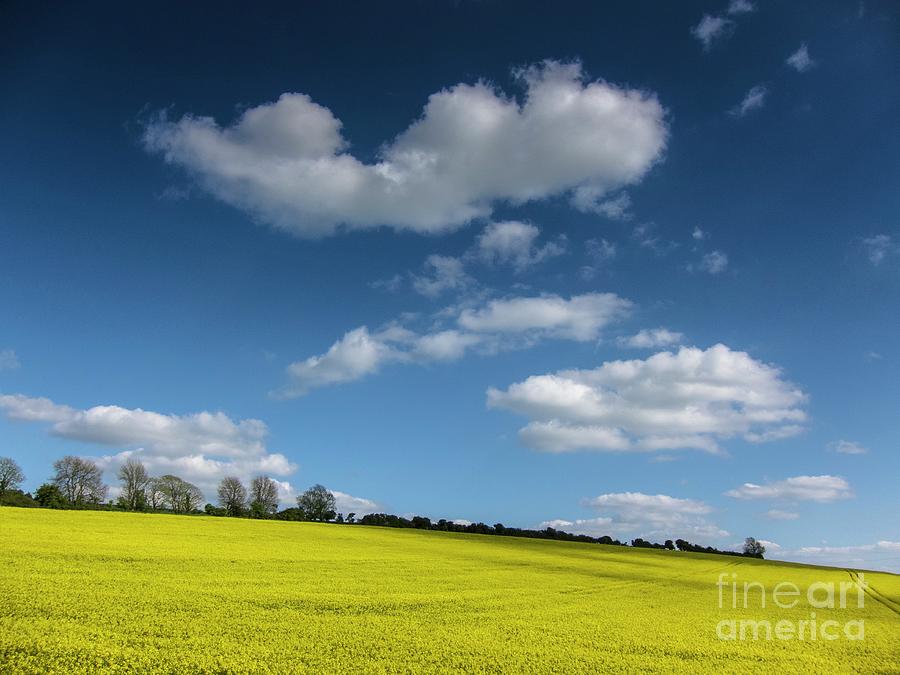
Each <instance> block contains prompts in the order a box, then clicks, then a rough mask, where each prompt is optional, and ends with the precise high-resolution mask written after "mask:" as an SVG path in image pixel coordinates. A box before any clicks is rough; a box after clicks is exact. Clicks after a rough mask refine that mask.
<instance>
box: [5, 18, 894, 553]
mask: <svg viewBox="0 0 900 675" xmlns="http://www.w3.org/2000/svg"><path fill="white" fill-rule="evenodd" d="M0 12H2V17H0V18H2V20H0V44H2V47H0V54H2V64H3V65H2V68H0V84H2V86H0V90H2V91H3V92H4V96H3V105H2V106H0V153H2V156H3V158H4V159H5V160H6V161H4V162H2V163H0V184H2V185H3V189H2V194H0V242H2V244H0V281H2V283H0V308H2V316H3V320H2V322H0V407H2V412H3V413H4V415H3V417H2V418H0V454H3V455H8V456H12V457H14V458H15V459H16V460H17V461H18V462H19V463H20V464H21V465H22V466H23V468H24V469H25V472H26V474H27V476H28V480H27V481H26V487H27V488H29V489H33V488H35V487H37V485H39V484H40V483H41V482H43V481H44V480H45V479H46V478H47V477H48V476H49V474H50V472H51V464H52V461H53V460H54V459H55V458H57V457H59V456H61V455H63V454H67V453H75V454H81V455H85V456H90V457H94V458H98V461H100V462H102V463H103V465H104V467H106V468H107V469H108V474H107V475H108V477H109V478H110V482H111V483H114V480H113V476H114V473H115V468H116V466H117V463H118V462H120V461H122V459H123V458H124V457H126V456H129V453H130V454H136V455H137V456H139V457H141V458H142V459H143V460H144V461H145V462H147V464H148V466H149V467H150V468H151V470H152V471H153V472H156V473H162V472H174V473H178V474H179V475H182V476H184V477H185V478H187V479H189V480H193V481H194V482H196V483H197V484H198V485H200V486H201V487H202V488H203V489H204V491H205V493H206V496H207V498H208V499H210V500H212V498H213V496H214V492H213V489H212V486H214V485H215V483H216V481H217V480H218V479H219V478H221V477H222V476H223V475H225V474H229V473H236V474H237V475H240V476H242V477H250V476H251V475H254V474H255V473H257V472H266V473H269V474H270V475H272V476H273V477H274V478H276V479H277V480H279V481H281V482H282V485H283V497H284V499H285V500H289V499H290V498H291V496H292V494H293V493H294V492H296V491H297V490H300V489H303V488H304V487H306V486H308V485H310V484H312V483H317V482H320V483H323V484H325V485H327V486H328V487H329V488H331V489H333V490H335V491H337V492H339V493H340V495H339V496H340V498H341V500H340V503H341V505H342V507H343V508H344V509H345V510H356V511H358V512H363V511H366V510H372V509H379V510H381V509H383V510H387V511H390V512H394V513H401V514H406V513H420V514H424V515H430V516H432V517H449V518H459V519H468V520H473V521H476V520H483V521H489V522H496V521H501V522H504V523H506V524H510V525H519V526H525V527H537V526H541V525H542V524H546V523H550V522H554V521H558V522H555V523H554V524H556V525H557V526H559V527H561V528H562V529H569V530H577V531H585V532H590V533H592V534H607V533H608V534H612V535H613V536H617V537H619V538H631V537H634V536H649V537H653V538H657V539H664V538H667V537H669V536H673V537H674V536H684V537H686V538H688V539H691V540H697V541H702V542H704V543H710V544H714V545H717V546H731V545H733V544H734V543H736V542H738V541H741V540H742V539H743V537H745V536H756V537H757V538H760V539H764V540H766V541H768V542H773V543H774V545H772V546H771V547H770V549H771V550H772V552H773V554H775V555H781V556H782V557H786V558H790V559H796V560H810V561H817V562H830V563H836V564H860V565H863V564H865V565H868V566H871V567H878V568H885V569H895V570H896V569H900V543H898V542H900V529H898V522H900V520H898V518H897V514H898V513H900V497H898V496H897V492H896V489H895V485H896V482H897V476H898V474H900V471H898V470H900V460H898V450H897V447H898V442H900V433H898V429H897V419H898V410H897V407H898V400H900V384H898V382H900V377H898V376H900V368H898V359H900V350H898V343H897V339H896V335H897V334H898V328H900V319H898V316H900V312H898V311H897V310H898V299H900V224H898V220H897V214H898V211H900V208H898V207H900V192H898V190H897V184H898V178H900V131H898V119H900V117H898V113H900V86H898V85H900V73H898V64H900V43H898V39H897V36H898V35H900V31H898V18H900V17H898V13H897V11H896V8H895V7H893V6H892V5H891V3H887V2H883V3H879V2H869V1H867V2H865V3H859V4H854V3H815V4H807V5H803V4H800V3H774V2H773V3H765V2H758V3H746V2H731V3H730V4H729V2H728V0H722V1H721V2H698V3H679V4H678V6H675V4H674V3H671V4H663V3H659V4H658V5H657V4H651V3H647V4H642V5H637V6H633V7H627V6H626V5H625V4H624V3H623V4H622V5H621V6H619V7H617V8H610V7H602V6H600V5H598V4H596V3H564V4H563V5H554V6H553V7H550V6H548V5H546V4H545V3H505V2H453V3H450V2H447V3H422V2H409V3H392V4H391V5H389V6H387V7H378V8H377V10H374V9H373V8H372V7H371V6H370V5H369V4H367V3H357V4H350V5H342V6H339V7H332V8H326V7H318V8H315V9H306V8H300V7H296V6H292V5H291V4H289V3H285V4H283V5H281V4H273V5H269V6H267V7H264V8H254V10H253V11H252V12H251V11H250V10H249V9H237V10H234V11H230V12H228V13H223V12H222V11H221V9H220V8H217V7H216V6H213V5H209V6H204V5H202V4H193V5H192V6H190V7H183V6H180V5H172V6H170V7H169V8H168V9H167V10H166V9H165V8H156V9H154V10H153V11H150V10H147V11H135V10H124V9H122V8H121V6H119V5H117V4H115V3H108V4H104V3H92V4H90V5H89V6H86V7H79V8H77V9H76V8H74V7H73V8H66V7H60V6H51V5H50V4H49V3H48V4H42V3H13V4H7V5H5V6H4V9H3V10H0ZM717 345H721V346H717ZM746 484H749V486H748V485H746Z"/></svg>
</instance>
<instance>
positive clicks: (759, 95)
mask: <svg viewBox="0 0 900 675" xmlns="http://www.w3.org/2000/svg"><path fill="white" fill-rule="evenodd" d="M768 95H769V90H768V88H767V87H766V86H765V85H763V84H758V85H756V86H755V87H751V88H750V91H748V92H747V93H746V94H745V95H744V98H743V100H741V102H740V103H738V104H737V105H736V106H735V107H733V108H732V109H731V110H729V111H728V114H730V115H732V116H733V117H744V116H745V115H747V114H749V113H751V112H753V111H754V110H759V109H761V108H762V107H763V106H765V105H766V96H768Z"/></svg>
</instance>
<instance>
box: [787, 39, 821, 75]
mask: <svg viewBox="0 0 900 675" xmlns="http://www.w3.org/2000/svg"><path fill="white" fill-rule="evenodd" d="M785 63H787V64H788V65H789V66H790V67H791V68H793V69H794V70H796V71H797V72H798V73H805V72H806V71H807V70H809V69H810V68H812V67H813V66H814V65H816V62H815V61H813V60H812V59H811V58H810V56H809V50H808V48H807V46H806V43H805V42H804V43H803V44H801V45H800V48H799V49H798V50H797V51H795V52H794V53H793V54H791V55H790V56H789V57H788V58H787V60H786V61H785Z"/></svg>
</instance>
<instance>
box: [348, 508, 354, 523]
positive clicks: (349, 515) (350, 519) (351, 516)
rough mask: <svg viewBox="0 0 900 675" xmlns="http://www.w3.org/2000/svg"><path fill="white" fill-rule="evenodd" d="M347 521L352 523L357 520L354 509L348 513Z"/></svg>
mask: <svg viewBox="0 0 900 675" xmlns="http://www.w3.org/2000/svg"><path fill="white" fill-rule="evenodd" d="M347 522H348V523H350V524H351V525H352V524H353V523H355V522H356V513H355V512H354V511H351V512H350V513H348V514H347Z"/></svg>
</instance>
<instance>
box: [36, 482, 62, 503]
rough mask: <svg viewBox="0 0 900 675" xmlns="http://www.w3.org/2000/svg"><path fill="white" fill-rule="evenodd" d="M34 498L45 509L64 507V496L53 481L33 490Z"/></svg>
mask: <svg viewBox="0 0 900 675" xmlns="http://www.w3.org/2000/svg"><path fill="white" fill-rule="evenodd" d="M34 499H35V501H37V503H38V504H40V505H41V506H43V507H44V508H45V509H64V508H66V498H65V497H64V496H63V493H62V492H60V489H59V488H58V487H56V486H55V485H54V484H53V483H44V484H43V485H41V486H40V487H39V488H38V489H37V490H35V492H34Z"/></svg>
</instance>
